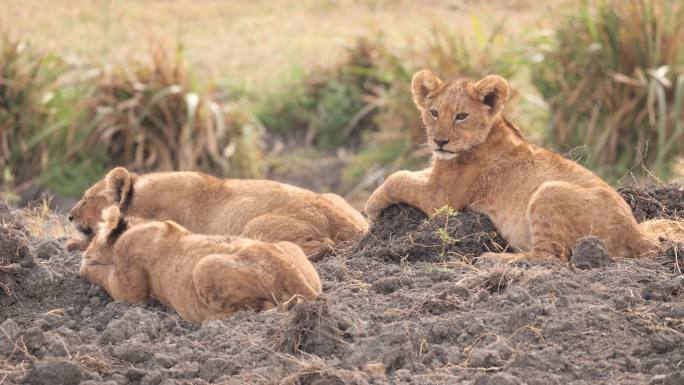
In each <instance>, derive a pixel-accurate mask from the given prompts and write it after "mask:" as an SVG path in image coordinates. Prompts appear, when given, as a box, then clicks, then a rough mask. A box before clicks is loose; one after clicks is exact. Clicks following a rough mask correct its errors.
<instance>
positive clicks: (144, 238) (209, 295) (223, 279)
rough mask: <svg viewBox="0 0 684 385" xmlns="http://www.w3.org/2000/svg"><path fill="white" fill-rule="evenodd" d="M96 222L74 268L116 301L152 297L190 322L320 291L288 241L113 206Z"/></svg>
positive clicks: (312, 271)
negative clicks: (218, 232) (202, 231)
mask: <svg viewBox="0 0 684 385" xmlns="http://www.w3.org/2000/svg"><path fill="white" fill-rule="evenodd" d="M99 227H100V228H99V230H98V232H97V235H96V236H95V238H94V239H93V241H92V242H91V244H90V246H89V247H88V249H87V250H86V252H85V254H84V258H83V261H82V264H81V271H80V274H81V275H82V276H83V277H86V278H87V279H89V280H90V281H91V282H93V283H95V284H98V285H100V286H102V287H103V288H104V289H105V290H107V292H108V293H109V294H110V295H111V296H112V297H113V298H114V299H117V300H124V301H127V302H132V303H137V302H141V301H145V300H149V299H156V300H158V301H160V302H162V303H163V304H165V305H167V306H169V307H172V308H173V309H175V310H176V311H177V312H178V314H179V315H180V316H181V317H182V318H183V319H185V320H187V321H190V322H203V321H206V320H212V319H221V318H227V317H230V316H231V315H232V314H233V313H235V312H237V311H240V310H254V311H261V310H265V309H269V308H272V307H274V306H275V305H276V304H277V303H279V302H285V301H287V300H289V299H290V298H292V297H293V296H295V295H302V296H304V297H306V298H308V299H310V300H313V299H315V298H316V297H317V296H318V295H319V294H320V293H321V282H320V280H319V278H318V274H317V273H316V270H315V269H314V268H313V266H312V265H311V262H309V260H308V259H307V258H306V256H305V255H304V253H303V252H302V250H301V249H300V248H299V247H298V246H297V245H295V244H294V243H290V242H278V243H265V242H261V241H257V240H251V239H246V238H238V237H221V236H208V235H199V234H192V233H191V232H190V231H188V230H187V229H185V228H183V227H182V226H180V225H178V224H177V223H175V222H172V221H165V222H159V221H146V220H144V219H139V218H128V219H126V218H124V217H123V216H122V215H121V214H120V212H119V208H118V207H116V206H112V207H109V208H107V209H106V210H105V211H104V212H103V222H101V223H100V225H99Z"/></svg>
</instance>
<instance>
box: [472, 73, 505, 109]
mask: <svg viewBox="0 0 684 385" xmlns="http://www.w3.org/2000/svg"><path fill="white" fill-rule="evenodd" d="M509 92H510V91H509V88H508V82H507V81H506V79H504V78H502V77H501V76H498V75H487V76H485V77H483V78H482V79H480V80H478V81H477V82H476V83H475V84H474V85H473V86H472V89H471V96H472V97H473V98H475V99H477V100H478V101H480V102H482V103H483V104H485V105H486V106H487V107H489V109H490V110H491V111H492V115H496V114H497V113H498V112H499V111H501V109H502V108H503V105H504V103H505V102H506V101H507V100H508V95H509Z"/></svg>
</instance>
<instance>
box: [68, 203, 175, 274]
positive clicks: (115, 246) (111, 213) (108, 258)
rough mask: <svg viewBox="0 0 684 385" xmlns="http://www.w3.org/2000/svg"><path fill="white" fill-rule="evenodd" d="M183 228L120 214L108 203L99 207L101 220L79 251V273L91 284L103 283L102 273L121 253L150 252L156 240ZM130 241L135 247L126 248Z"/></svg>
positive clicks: (116, 207) (116, 208) (169, 235)
mask: <svg viewBox="0 0 684 385" xmlns="http://www.w3.org/2000/svg"><path fill="white" fill-rule="evenodd" d="M187 232H188V230H186V229H185V228H183V227H181V226H180V225H178V224H176V223H175V222H171V221H165V222H159V221H148V220H145V219H142V218H137V217H124V216H123V215H122V214H121V210H119V207H118V206H110V207H108V208H106V209H105V210H103V211H102V221H101V222H99V224H98V225H97V230H96V231H95V235H94V237H93V240H92V242H90V245H89V246H88V248H87V249H86V251H85V253H84V254H83V259H82V261H81V269H80V271H79V274H80V275H81V276H82V277H84V278H87V279H88V280H90V281H91V282H93V283H95V284H98V285H100V286H105V282H103V280H104V276H105V275H106V273H107V272H108V270H109V269H113V268H114V264H115V262H116V260H117V258H120V257H121V255H130V254H131V252H132V251H135V253H138V254H142V255H147V254H154V251H153V250H151V248H152V247H153V246H154V245H155V244H158V243H159V240H161V239H172V238H171V237H173V238H176V237H178V236H179V235H181V234H185V233H187ZM132 245H135V247H134V249H135V250H129V249H131V246H132ZM129 267H131V268H132V266H129Z"/></svg>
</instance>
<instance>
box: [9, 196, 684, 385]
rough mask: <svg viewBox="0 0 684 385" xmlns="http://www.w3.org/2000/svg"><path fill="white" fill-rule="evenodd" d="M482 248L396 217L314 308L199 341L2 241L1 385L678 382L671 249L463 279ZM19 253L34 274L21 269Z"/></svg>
mask: <svg viewBox="0 0 684 385" xmlns="http://www.w3.org/2000/svg"><path fill="white" fill-rule="evenodd" d="M635 191H637V192H640V190H638V189H637V190H635ZM667 207H673V206H667ZM11 214H12V218H13V219H11V220H12V221H21V220H22V215H21V213H19V212H14V213H11ZM15 225H16V223H14V222H12V223H7V222H5V225H4V227H5V228H11V229H15V230H16V226H15ZM17 226H18V225H17ZM0 227H1V226H0ZM440 229H445V230H444V232H445V233H446V234H443V233H442V234H441V235H440ZM3 231H4V230H3ZM492 231H493V227H491V223H490V222H488V221H487V220H486V218H483V217H482V216H480V215H479V214H476V213H472V212H468V211H464V212H462V213H458V214H453V215H450V216H449V217H448V218H445V217H443V218H440V219H434V220H427V218H426V217H425V216H424V215H422V214H421V213H420V211H418V210H416V209H413V208H409V207H406V206H404V207H393V208H391V209H390V210H389V211H388V212H386V213H385V215H384V216H383V218H382V219H381V220H380V222H379V223H377V224H376V225H374V227H373V230H372V235H369V236H368V237H366V238H365V239H364V240H363V241H361V242H360V243H359V244H357V245H353V246H352V247H351V248H349V249H347V250H343V251H342V252H341V253H340V254H339V255H337V256H333V257H331V258H327V259H325V260H323V261H321V262H319V263H318V264H317V265H316V268H317V269H318V271H319V273H320V276H321V279H322V281H323V287H324V295H323V296H321V298H320V299H319V300H317V301H315V302H305V301H293V302H292V303H290V304H289V305H287V304H285V305H283V306H281V307H280V308H278V309H273V310H269V311H267V312H263V313H258V314H256V313H250V312H242V313H238V314H237V315H236V316H235V317H233V318H231V319H229V320H224V321H212V322H209V323H206V324H204V325H201V326H200V325H192V324H188V323H186V322H183V321H182V320H181V319H180V318H179V317H178V316H177V315H176V314H175V313H174V312H173V311H171V310H169V309H167V308H165V307H164V306H161V305H160V304H158V303H148V304H144V305H140V306H136V305H128V304H125V303H121V302H116V301H112V300H111V298H110V297H109V296H108V295H107V294H106V293H105V292H104V291H103V290H102V289H100V288H98V287H96V286H93V285H90V284H88V283H86V282H84V281H82V280H81V279H80V278H79V277H78V267H79V263H80V258H81V254H80V253H79V252H72V253H67V252H66V251H64V244H65V241H66V239H65V238H58V239H42V238H38V237H35V236H34V235H32V234H28V233H25V232H23V231H21V230H19V232H18V233H17V232H13V231H7V232H3V233H2V234H3V237H2V238H0V243H1V244H2V245H3V246H2V253H1V254H0V259H2V260H3V261H4V262H2V263H3V264H2V265H1V266H0V274H5V275H4V277H8V276H11V278H12V282H13V289H12V290H11V291H10V292H7V291H4V290H0V384H2V385H4V384H20V383H25V384H47V383H50V384H77V383H81V384H85V385H95V384H107V385H114V384H122V385H128V384H131V385H137V384H140V385H160V384H163V385H170V384H212V383H221V384H230V385H237V384H288V385H289V384H307V385H309V384H316V385H322V384H326V385H328V384H335V385H337V384H339V385H345V384H364V385H365V384H404V383H412V384H427V385H430V384H468V385H470V384H478V385H484V384H489V385H494V384H525V383H526V384H528V385H542V384H566V383H571V384H645V383H650V384H654V385H655V384H675V383H680V382H681V378H683V377H684V372H682V369H681V365H680V364H679V363H680V362H682V361H683V360H684V351H682V349H681V346H682V344H683V343H684V337H683V336H684V276H682V273H681V268H682V267H684V248H682V247H681V245H674V244H673V245H670V246H669V247H668V248H667V249H666V250H665V251H664V252H663V253H661V254H660V255H659V256H658V258H655V259H649V260H646V259H618V260H613V261H609V260H606V259H605V258H604V259H601V258H597V256H598V255H599V254H601V253H602V252H601V247H600V246H601V245H600V240H596V239H592V238H588V239H586V240H584V241H583V242H582V243H578V246H577V250H581V252H578V253H577V257H578V258H580V257H581V258H582V259H584V260H588V261H591V262H592V264H590V265H589V266H587V267H591V268H590V269H579V268H575V265H576V266H577V267H579V266H580V265H582V263H580V262H581V261H579V260H576V261H575V263H574V264H569V265H568V264H561V263H551V262H544V263H517V264H511V265H493V264H491V262H490V261H487V260H477V261H476V262H475V263H467V262H466V261H464V259H476V257H477V255H479V253H481V252H482V251H486V250H488V249H491V248H492V247H501V248H505V244H502V241H501V240H500V238H497V237H498V236H496V235H495V234H492ZM473 234H479V235H478V236H472V237H471V236H469V235H473ZM482 234H485V235H484V236H483V235H482ZM487 234H489V235H487ZM449 238H452V239H455V240H457V241H455V242H443V241H444V240H447V241H448V240H449ZM477 239H479V241H478V240H477ZM411 241H413V242H411ZM4 245H7V246H4ZM495 245H498V246H495ZM26 252H28V256H29V257H30V258H31V259H32V260H33V264H30V263H29V264H26V263H24V264H22V263H20V261H22V260H24V261H25V260H27V259H26V258H27V257H26ZM373 253H377V254H373ZM20 255H22V257H18V256H20ZM597 260H598V261H604V262H606V261H608V263H593V262H595V261H597ZM8 266H12V268H11V269H9V271H8V270H7V269H8ZM0 277H3V276H2V275H0ZM3 282H4V281H3ZM678 381H679V382H678Z"/></svg>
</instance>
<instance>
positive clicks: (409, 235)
mask: <svg viewBox="0 0 684 385" xmlns="http://www.w3.org/2000/svg"><path fill="white" fill-rule="evenodd" d="M507 248H508V243H507V242H506V241H505V240H504V239H503V238H501V236H500V235H499V234H498V233H497V232H496V228H495V227H494V224H493V223H492V221H491V220H490V219H489V218H488V217H487V216H486V215H482V214H480V213H477V212H474V211H472V210H468V209H466V210H463V211H461V212H451V213H449V212H445V213H444V214H443V215H440V216H439V217H438V218H435V219H433V220H428V217H427V216H426V215H425V214H424V213H423V212H422V211H420V210H419V209H417V208H415V207H411V206H408V205H405V204H401V205H394V206H390V207H388V208H387V209H386V210H384V211H383V212H382V214H381V217H380V219H379V220H378V221H377V223H375V224H373V226H372V227H371V229H370V231H369V232H368V234H367V235H366V236H365V237H364V238H363V239H362V240H361V241H360V242H359V243H358V244H357V245H355V246H353V247H351V248H350V249H348V250H346V254H347V255H358V256H365V257H368V258H381V259H384V260H386V261H394V262H400V261H403V262H415V261H425V262H437V261H456V260H458V261H461V260H465V261H472V260H474V259H475V258H477V257H479V256H480V255H481V254H482V253H485V252H488V251H492V252H502V251H504V250H506V249H507Z"/></svg>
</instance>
